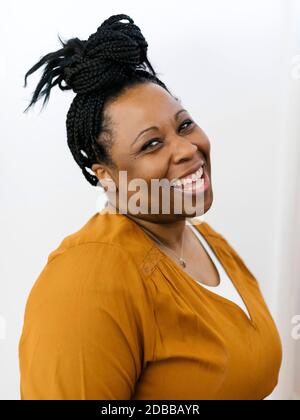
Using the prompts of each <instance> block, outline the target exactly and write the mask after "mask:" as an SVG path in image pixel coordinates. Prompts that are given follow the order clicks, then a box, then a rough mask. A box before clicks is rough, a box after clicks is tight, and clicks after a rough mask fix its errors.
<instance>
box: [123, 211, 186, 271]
mask: <svg viewBox="0 0 300 420" xmlns="http://www.w3.org/2000/svg"><path fill="white" fill-rule="evenodd" d="M127 216H128V214H127ZM128 217H130V216H128ZM130 218H131V217H130ZM139 226H140V227H141V228H142V229H143V230H144V231H145V232H146V233H147V234H148V235H150V236H151V237H152V238H153V239H154V240H155V241H156V242H158V243H159V244H160V245H162V246H163V247H165V248H167V249H169V250H170V251H171V252H172V253H173V254H174V255H175V256H176V258H177V259H178V260H179V263H180V265H181V266H182V267H183V268H185V267H186V265H187V263H186V261H185V259H184V258H183V243H184V232H185V230H184V231H183V235H182V241H181V253H180V257H179V256H178V255H177V254H176V252H175V251H173V249H171V248H170V247H169V246H167V245H165V244H164V243H163V242H162V241H160V240H159V239H158V238H157V237H156V235H154V234H153V233H152V232H150V230H149V229H147V228H145V227H144V226H141V225H140V224H139Z"/></svg>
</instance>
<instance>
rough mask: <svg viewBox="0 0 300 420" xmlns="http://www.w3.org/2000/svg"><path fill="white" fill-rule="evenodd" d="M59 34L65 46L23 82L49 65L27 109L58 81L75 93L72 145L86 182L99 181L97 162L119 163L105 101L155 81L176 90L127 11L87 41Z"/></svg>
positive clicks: (68, 122)
mask: <svg viewBox="0 0 300 420" xmlns="http://www.w3.org/2000/svg"><path fill="white" fill-rule="evenodd" d="M122 19H125V20H128V21H129V23H124V22H121V20H122ZM58 38H59V40H60V42H61V44H62V45H63V48H61V49H59V50H58V51H56V52H52V53H49V54H47V55H45V56H44V57H42V58H41V59H40V61H38V62H37V63H36V64H35V65H34V66H33V67H32V68H31V69H30V70H28V72H27V73H26V75H25V83H24V87H26V82H27V77H28V76H29V75H30V74H32V73H33V72H35V71H36V70H37V69H38V68H40V67H41V66H42V65H44V64H45V65H46V67H45V69H44V71H43V74H42V77H41V79H40V81H39V83H38V84H37V86H36V88H35V91H34V93H33V95H32V99H31V102H30V104H29V105H28V107H27V108H26V109H25V111H24V112H27V110H28V109H29V108H30V107H31V106H32V105H33V104H35V103H36V102H37V101H38V100H39V99H40V98H41V97H42V96H45V98H44V102H43V107H44V106H45V105H46V103H47V102H48V100H49V96H50V91H51V88H52V87H53V86H55V85H58V86H59V88H60V89H61V90H69V89H72V90H73V91H74V92H75V93H76V95H75V97H74V99H73V101H72V103H71V106H70V108H69V111H68V113H67V118H66V128H67V141H68V146H69V148H70V150H71V153H72V155H73V158H74V159H75V161H76V162H77V164H78V165H79V167H80V168H81V170H82V172H83V175H84V176H85V178H86V179H87V181H88V182H89V183H90V184H91V185H93V186H96V185H98V183H99V180H98V178H97V177H96V175H94V173H93V171H92V170H91V166H92V164H93V163H105V164H107V165H110V166H112V167H115V165H114V162H113V161H112V159H111V155H110V147H111V144H112V135H113V131H112V122H111V120H110V118H109V116H107V115H105V114H104V105H105V104H107V102H108V101H112V100H115V99H116V98H117V97H118V96H119V95H120V94H121V93H122V92H123V91H124V90H125V89H126V88H128V87H130V86H134V85H137V84H140V83H149V82H152V83H155V84H158V85H160V86H162V87H163V88H164V89H166V90H167V91H168V92H169V93H170V94H171V92H170V91H169V89H168V88H167V87H166V85H165V84H164V83H163V82H162V81H160V80H159V79H158V77H157V73H155V71H154V69H153V67H152V66H151V64H150V62H149V60H148V58H147V48H148V44H147V42H146V40H145V38H144V37H143V35H142V33H141V31H140V29H139V27H138V26H136V25H135V24H134V21H133V19H132V18H131V17H129V16H128V15H125V14H118V15H113V16H111V17H109V18H108V19H106V20H105V21H104V22H103V23H102V24H101V26H99V28H98V29H97V31H96V32H95V33H94V34H92V35H90V36H89V38H88V39H87V40H86V41H83V40H80V39H78V38H72V39H69V40H68V41H67V42H64V41H62V40H61V38H60V37H59V36H58ZM63 82H64V84H63ZM42 89H43V90H42ZM171 95H172V94H171ZM176 99H177V98H176ZM100 136H101V137H100Z"/></svg>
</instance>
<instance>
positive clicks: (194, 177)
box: [173, 166, 203, 187]
mask: <svg viewBox="0 0 300 420" xmlns="http://www.w3.org/2000/svg"><path fill="white" fill-rule="evenodd" d="M202 175H203V166H201V167H200V168H199V169H198V170H197V171H196V172H194V173H193V174H191V175H188V176H187V177H186V178H182V179H177V180H176V181H175V182H174V183H173V186H174V187H184V186H185V185H190V184H192V183H193V182H195V181H197V180H198V179H200V178H201V177H202Z"/></svg>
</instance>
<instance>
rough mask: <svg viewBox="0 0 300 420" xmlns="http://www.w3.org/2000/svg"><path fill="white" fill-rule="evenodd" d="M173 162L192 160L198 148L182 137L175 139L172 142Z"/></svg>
mask: <svg viewBox="0 0 300 420" xmlns="http://www.w3.org/2000/svg"><path fill="white" fill-rule="evenodd" d="M172 147H173V161H174V163H180V162H181V161H186V160H192V159H193V158H194V157H195V154H196V153H197V151H198V146H197V145H196V144H194V143H191V142H190V141H188V140H187V139H184V138H182V137H176V138H174V139H173V141H172Z"/></svg>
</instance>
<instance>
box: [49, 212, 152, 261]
mask: <svg viewBox="0 0 300 420" xmlns="http://www.w3.org/2000/svg"><path fill="white" fill-rule="evenodd" d="M151 248H152V244H151V241H149V239H147V238H146V235H145V234H144V233H143V232H142V230H141V229H139V228H138V227H137V226H136V223H134V222H133V221H131V220H130V219H128V218H127V217H126V216H125V215H123V214H111V213H106V212H105V210H104V211H101V212H97V213H95V214H93V215H92V216H91V217H90V218H89V219H88V221H87V222H86V223H85V224H84V225H83V226H82V227H81V228H80V229H78V230H77V231H75V232H73V233H71V234H70V235H68V236H66V237H65V238H64V239H63V240H62V241H61V242H60V243H59V245H58V246H57V248H56V249H54V250H53V251H52V252H51V253H50V254H49V255H48V259H47V263H48V264H49V263H50V262H52V261H53V260H54V259H57V258H58V257H60V256H62V255H65V256H67V254H68V255H70V257H71V255H74V254H78V253H79V254H81V260H83V259H87V260H89V259H90V258H91V255H90V253H89V252H85V250H87V249H89V250H90V252H91V253H94V254H97V253H101V254H102V256H103V255H104V254H105V255H106V259H107V261H109V262H110V263H112V261H115V262H116V264H117V266H118V265H119V264H118V262H119V261H118V260H119V259H120V260H124V258H125V256H126V258H127V259H128V264H129V263H132V264H133V265H134V264H135V265H136V266H139V265H141V264H142V262H143V261H144V259H145V257H146V256H147V254H148V253H149V251H150V250H151ZM122 257H123V258H122Z"/></svg>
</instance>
